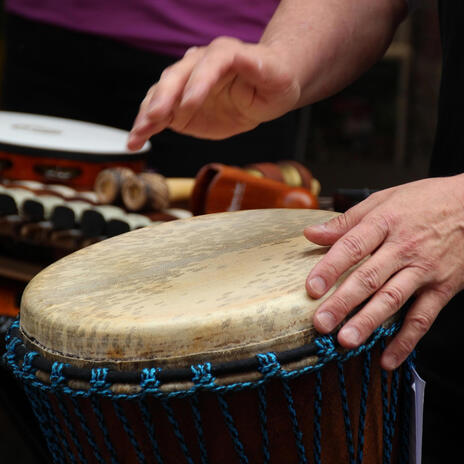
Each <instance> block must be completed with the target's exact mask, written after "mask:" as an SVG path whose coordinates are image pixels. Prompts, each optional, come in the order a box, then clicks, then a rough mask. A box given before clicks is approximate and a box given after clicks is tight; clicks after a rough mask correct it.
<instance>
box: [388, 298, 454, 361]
mask: <svg viewBox="0 0 464 464" xmlns="http://www.w3.org/2000/svg"><path fill="white" fill-rule="evenodd" d="M448 300H449V299H448V298H444V297H443V294H441V293H438V292H436V291H433V290H429V291H424V292H423V293H421V294H420V296H419V297H418V298H417V300H416V301H415V302H414V304H413V306H412V307H411V309H410V310H409V311H408V312H407V314H406V316H405V319H404V322H403V325H402V327H401V329H400V331H399V332H398V334H397V335H396V336H395V337H394V338H393V340H392V341H391V342H390V343H389V345H388V346H387V348H386V349H385V351H384V352H383V354H382V358H381V360H380V362H381V365H382V367H383V369H386V370H393V369H396V368H397V367H398V366H399V365H400V364H401V363H402V362H403V361H405V360H406V358H407V357H408V356H409V355H410V354H411V353H412V351H413V350H414V348H415V346H416V345H417V343H418V342H419V340H420V339H421V338H422V337H423V336H424V335H425V333H426V332H427V331H428V330H429V329H430V327H431V326H432V324H433V322H434V321H435V319H436V318H437V316H438V314H439V313H440V311H441V309H442V308H443V306H445V304H446V303H447V302H448Z"/></svg>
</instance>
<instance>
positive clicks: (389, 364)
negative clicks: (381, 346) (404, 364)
mask: <svg viewBox="0 0 464 464" xmlns="http://www.w3.org/2000/svg"><path fill="white" fill-rule="evenodd" d="M398 364H399V363H398V357H397V356H396V355H395V354H394V353H387V354H384V355H383V359H382V366H383V368H384V369H386V370H387V371H391V370H393V369H396V368H397V367H398Z"/></svg>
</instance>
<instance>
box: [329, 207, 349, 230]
mask: <svg viewBox="0 0 464 464" xmlns="http://www.w3.org/2000/svg"><path fill="white" fill-rule="evenodd" d="M350 215H351V213H350V210H348V211H347V212H346V213H344V214H340V215H339V216H336V217H334V218H333V219H331V221H330V225H332V226H334V227H335V229H340V230H347V229H349V228H350V225H349V224H350V220H349V218H350Z"/></svg>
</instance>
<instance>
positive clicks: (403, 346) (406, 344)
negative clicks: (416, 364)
mask: <svg viewBox="0 0 464 464" xmlns="http://www.w3.org/2000/svg"><path fill="white" fill-rule="evenodd" d="M395 343H396V351H397V352H398V353H399V357H400V358H406V357H407V355H408V354H409V353H411V352H412V350H414V347H415V346H416V342H415V341H414V339H412V338H410V337H405V336H403V337H397V338H396V341H395Z"/></svg>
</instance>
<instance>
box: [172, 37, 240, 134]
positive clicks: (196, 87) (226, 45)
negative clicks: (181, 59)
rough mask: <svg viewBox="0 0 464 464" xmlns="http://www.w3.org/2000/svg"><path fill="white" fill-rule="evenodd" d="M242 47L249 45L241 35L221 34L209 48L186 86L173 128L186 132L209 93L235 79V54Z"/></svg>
mask: <svg viewBox="0 0 464 464" xmlns="http://www.w3.org/2000/svg"><path fill="white" fill-rule="evenodd" d="M240 47H246V45H245V44H243V43H242V42H241V41H239V40H237V39H232V38H227V37H220V38H218V39H215V40H214V41H213V42H212V43H211V44H210V45H209V46H208V47H207V49H206V51H205V54H204V55H203V56H202V58H201V60H199V61H198V63H197V64H196V66H195V68H194V69H193V70H192V72H191V74H190V76H189V79H188V81H187V82H186V84H185V87H184V89H183V94H182V98H181V101H180V104H179V107H178V109H177V111H176V114H175V117H174V120H173V123H172V125H171V128H172V129H174V130H176V131H178V132H183V131H184V129H185V128H186V127H187V125H188V124H189V122H190V121H191V119H192V118H193V116H194V114H195V113H196V112H197V111H198V109H199V108H200V107H201V106H202V104H203V103H204V102H205V100H206V99H207V97H208V95H210V94H212V93H213V91H214V90H215V91H216V93H218V91H219V90H220V89H222V88H223V87H224V86H225V85H226V84H227V83H230V82H231V81H232V80H233V79H234V75H233V74H232V73H231V72H230V71H231V70H232V65H233V63H234V56H235V54H236V53H237V50H238V49H239V48H240Z"/></svg>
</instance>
